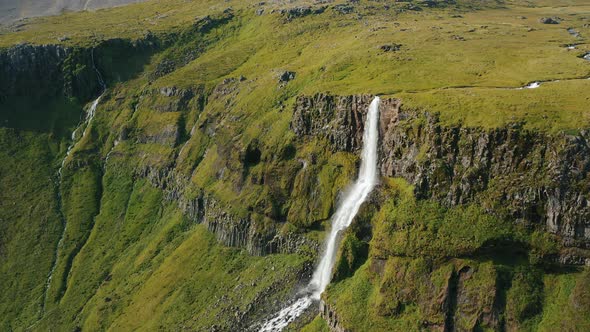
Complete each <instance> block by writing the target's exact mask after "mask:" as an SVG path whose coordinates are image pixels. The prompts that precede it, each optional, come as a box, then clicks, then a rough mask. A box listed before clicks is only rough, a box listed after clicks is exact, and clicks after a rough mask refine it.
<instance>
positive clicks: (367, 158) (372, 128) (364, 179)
mask: <svg viewBox="0 0 590 332" xmlns="http://www.w3.org/2000/svg"><path fill="white" fill-rule="evenodd" d="M379 102H380V99H379V97H375V99H373V101H372V102H371V105H370V106H369V111H368V113H367V119H366V121H365V130H364V132H363V151H362V155H361V158H362V160H361V168H360V170H359V176H358V179H357V180H356V182H355V183H354V185H353V186H352V187H351V188H350V189H349V190H348V191H347V193H346V196H345V197H344V200H343V201H342V203H341V204H340V206H339V207H338V209H337V210H336V213H335V214H334V215H333V216H332V228H331V230H330V234H329V235H328V237H327V238H326V241H325V251H324V253H323V256H322V259H321V260H320V263H319V264H318V266H317V268H316V269H315V271H314V273H313V277H312V279H311V281H310V283H309V285H308V286H307V287H306V288H305V289H303V290H302V292H301V293H302V294H303V295H302V297H300V298H299V299H297V301H295V302H294V303H293V304H291V305H290V306H288V307H286V308H284V309H282V310H281V311H279V312H278V313H277V314H276V315H275V316H274V317H273V318H272V319H270V320H268V321H266V322H264V323H263V324H262V327H261V328H260V332H270V331H281V330H282V329H284V328H285V327H287V325H289V324H290V323H291V322H292V321H294V320H295V319H296V318H297V317H299V316H300V315H301V314H302V313H303V312H304V311H305V310H306V309H307V308H308V307H309V306H310V305H311V304H312V303H313V302H314V301H317V300H319V299H320V295H321V294H322V293H323V292H324V290H325V289H326V287H327V286H328V284H329V283H330V278H331V276H332V269H333V268H334V261H335V259H336V251H337V249H338V234H339V233H340V232H341V231H343V230H345V229H346V228H347V227H348V226H350V223H351V222H352V220H353V218H354V216H355V215H356V214H357V212H358V210H359V208H360V207H361V205H362V204H363V202H364V201H365V200H366V199H367V196H369V194H370V193H371V191H372V190H373V188H374V187H375V184H377V180H378V174H377V143H378V139H379V126H378V123H379Z"/></svg>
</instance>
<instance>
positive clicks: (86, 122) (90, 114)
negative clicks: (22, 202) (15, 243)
mask: <svg viewBox="0 0 590 332" xmlns="http://www.w3.org/2000/svg"><path fill="white" fill-rule="evenodd" d="M91 57H92V66H93V68H94V71H95V72H96V77H97V80H98V83H99V85H100V88H101V93H100V95H99V96H98V97H97V98H96V99H95V100H94V101H92V103H91V104H90V107H89V108H88V110H87V112H86V115H85V116H84V118H83V120H81V121H80V123H79V124H78V126H77V127H76V129H74V131H73V132H72V134H71V136H70V138H71V143H70V145H69V146H68V149H67V151H66V155H65V156H64V158H63V159H62V161H61V165H60V166H59V169H58V170H57V181H56V182H57V187H58V190H57V201H58V206H59V213H60V215H61V219H62V223H63V225H62V226H63V230H62V233H61V235H60V238H59V241H58V242H57V247H56V248H55V258H54V260H53V265H52V266H51V270H50V271H49V274H48V275H47V281H46V282H45V289H44V291H43V302H42V303H41V313H44V312H45V307H46V304H47V295H48V291H49V288H50V287H51V280H52V279H53V273H54V272H55V269H56V268H57V262H58V257H59V255H58V254H59V249H60V248H61V246H62V243H63V240H64V237H65V234H66V227H67V222H66V218H65V216H64V214H63V211H62V208H63V207H62V195H61V189H60V187H61V183H62V170H63V168H64V166H65V164H66V161H67V160H68V157H69V156H70V154H71V153H72V150H73V149H74V147H75V146H76V144H77V143H78V142H79V139H78V137H77V136H78V132H79V131H80V130H81V129H82V128H84V129H83V132H82V137H81V138H84V137H86V134H87V133H88V128H89V127H90V124H91V123H92V119H94V115H95V113H96V107H97V106H98V103H99V102H100V99H101V98H102V96H103V95H104V93H105V92H106V84H105V82H104V81H103V79H102V75H101V74H100V72H99V71H98V69H97V68H96V65H95V62H94V49H92V51H91ZM81 138H80V139H81ZM32 326H34V324H33V325H32Z"/></svg>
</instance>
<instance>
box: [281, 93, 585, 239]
mask: <svg viewBox="0 0 590 332" xmlns="http://www.w3.org/2000/svg"><path fill="white" fill-rule="evenodd" d="M370 100H371V97H370V96H347V97H339V96H330V95H322V94H319V95H315V96H312V97H301V98H299V99H298V101H297V105H296V107H295V111H294V115H293V121H292V128H293V130H294V132H295V133H296V134H297V135H298V136H299V137H301V138H303V139H304V138H305V137H306V136H313V135H318V136H322V137H326V138H328V139H329V141H330V142H331V145H332V148H333V149H334V150H337V151H356V150H358V148H359V147H360V140H361V139H362V129H363V128H362V123H363V118H364V112H366V109H367V107H368V105H369V103H370ZM380 129H381V131H380V142H381V147H380V152H379V153H380V168H381V174H382V175H383V176H388V177H402V178H404V179H406V180H407V181H408V182H410V183H411V184H413V185H414V186H415V195H416V196H417V197H418V198H421V199H435V200H437V201H439V202H441V203H442V204H443V205H445V206H455V205H459V204H466V203H470V202H476V201H477V202H479V203H480V204H482V205H483V206H484V208H485V209H487V210H488V211H489V212H491V213H494V214H497V215H499V216H501V217H504V218H510V219H511V220H514V221H515V222H517V223H523V224H525V225H529V226H531V227H539V228H543V229H546V230H547V231H548V232H551V233H554V234H557V235H559V236H561V238H562V239H563V243H564V244H565V245H566V246H572V247H578V248H589V247H590V224H589V223H588V220H590V218H589V217H590V200H589V197H588V195H587V193H588V186H589V185H590V177H589V170H590V154H589V153H590V147H589V146H588V144H587V138H588V133H587V132H586V131H582V132H580V133H579V134H577V135H566V134H556V135H549V134H545V133H539V132H531V131H529V130H526V129H525V128H523V125H522V124H513V125H510V126H507V127H505V128H497V129H483V128H464V127H461V126H460V125H452V126H448V125H443V124H442V123H441V122H440V120H439V118H438V116H437V115H436V114H430V113H426V112H420V111H415V110H406V109H404V108H403V107H400V102H399V101H398V100H395V99H384V100H383V101H382V106H381V128H380Z"/></svg>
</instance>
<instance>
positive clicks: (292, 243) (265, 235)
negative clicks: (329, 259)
mask: <svg viewBox="0 0 590 332" xmlns="http://www.w3.org/2000/svg"><path fill="white" fill-rule="evenodd" d="M138 173H139V174H138V175H140V176H143V177H146V178H147V179H149V180H150V182H151V183H152V184H153V185H154V186H156V187H159V188H161V189H162V190H164V193H165V197H166V199H168V200H170V201H176V202H177V203H178V206H179V208H180V209H181V210H182V211H183V212H184V214H185V215H186V216H187V217H188V218H189V219H191V220H193V221H194V222H196V223H202V224H204V225H205V226H207V229H208V230H209V231H211V232H212V233H213V234H215V236H216V238H217V240H218V241H219V242H220V243H222V244H224V245H226V246H229V247H238V248H244V249H246V250H247V251H248V253H250V254H251V255H256V256H264V255H268V254H273V253H301V254H303V253H305V254H307V253H309V250H311V251H312V252H317V251H318V249H319V244H318V243H317V242H315V241H312V240H309V239H308V238H306V237H304V236H301V235H299V234H297V233H287V234H282V233H280V232H279V230H278V229H277V228H276V227H272V228H270V229H268V227H266V225H265V224H264V223H263V222H258V221H257V220H256V218H255V217H254V215H253V214H251V213H249V214H247V215H245V216H239V215H235V214H232V213H231V212H229V211H231V209H230V207H228V206H224V205H223V204H222V203H220V202H219V201H218V200H217V199H215V198H214V197H213V196H211V195H208V194H206V193H203V192H199V193H198V194H197V195H192V196H189V195H187V194H186V193H185V189H186V188H185V187H186V185H185V184H186V183H189V182H190V181H189V179H184V178H182V177H179V176H178V175H177V174H176V172H175V171H174V168H173V165H170V166H168V167H164V168H156V167H146V168H144V169H142V170H140V171H139V172H138Z"/></svg>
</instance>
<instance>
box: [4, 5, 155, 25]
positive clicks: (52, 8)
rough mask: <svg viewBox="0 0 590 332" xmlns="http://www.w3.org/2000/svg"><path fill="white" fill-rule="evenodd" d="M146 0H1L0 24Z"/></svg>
mask: <svg viewBox="0 0 590 332" xmlns="http://www.w3.org/2000/svg"><path fill="white" fill-rule="evenodd" d="M142 1H145V0H0V24H5V23H10V22H13V21H16V20H18V19H21V18H26V17H35V16H47V15H57V14H60V13H62V12H65V11H79V10H92V9H99V8H107V7H114V6H120V5H125V4H128V3H135V2H142Z"/></svg>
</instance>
